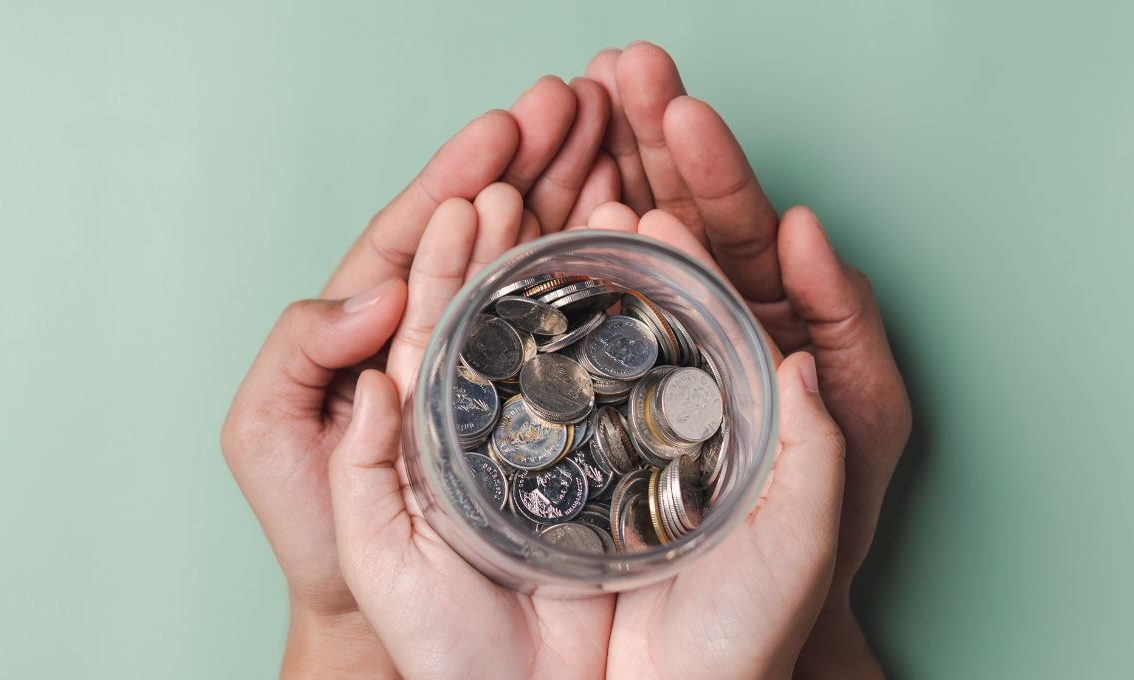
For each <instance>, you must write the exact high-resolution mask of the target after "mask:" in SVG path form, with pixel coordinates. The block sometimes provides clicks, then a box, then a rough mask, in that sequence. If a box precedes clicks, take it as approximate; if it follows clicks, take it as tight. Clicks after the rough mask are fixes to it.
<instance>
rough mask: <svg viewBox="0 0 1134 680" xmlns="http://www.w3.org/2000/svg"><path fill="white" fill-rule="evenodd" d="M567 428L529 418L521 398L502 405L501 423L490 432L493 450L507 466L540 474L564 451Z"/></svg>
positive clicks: (529, 414)
mask: <svg viewBox="0 0 1134 680" xmlns="http://www.w3.org/2000/svg"><path fill="white" fill-rule="evenodd" d="M568 438H569V437H568V431H567V426H566V425H561V424H558V423H549V422H547V421H545V420H540V419H539V418H535V417H533V416H532V414H531V412H530V411H529V410H528V409H527V407H525V406H524V400H523V398H522V397H513V398H512V399H510V400H508V402H507V403H506V404H504V408H503V410H502V413H501V414H500V423H499V424H497V426H496V429H495V430H493V432H492V446H493V447H495V452H496V454H497V455H499V456H500V458H501V460H503V461H504V462H505V463H507V464H508V465H511V466H512V467H516V468H520V469H521V470H539V469H541V468H545V467H547V466H549V465H551V464H553V463H554V462H555V461H557V460H559V458H560V456H562V455H563V452H564V451H565V450H566V448H567V444H568Z"/></svg>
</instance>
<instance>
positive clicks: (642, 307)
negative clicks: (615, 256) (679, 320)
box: [622, 290, 681, 364]
mask: <svg viewBox="0 0 1134 680" xmlns="http://www.w3.org/2000/svg"><path fill="white" fill-rule="evenodd" d="M622 313H623V314H625V315H627V316H632V317H634V318H636V319H638V320H639V321H642V322H644V323H645V324H646V325H647V326H649V327H650V330H651V331H653V332H654V335H655V336H656V337H657V340H658V347H659V349H660V350H661V353H662V357H663V359H664V361H665V363H667V364H677V363H678V362H679V361H680V359H681V345H680V344H679V343H678V341H677V335H676V334H675V333H674V332H673V329H672V328H670V326H669V323H668V322H667V321H666V320H665V319H664V318H663V316H662V313H661V308H660V307H658V306H657V305H656V304H654V302H653V301H652V300H650V299H649V298H648V297H646V296H645V295H643V294H642V293H640V292H638V291H636V290H631V291H628V292H627V293H626V294H625V295H623V296H622Z"/></svg>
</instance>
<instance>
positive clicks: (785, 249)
mask: <svg viewBox="0 0 1134 680" xmlns="http://www.w3.org/2000/svg"><path fill="white" fill-rule="evenodd" d="M587 76H588V77H590V78H592V79H594V80H596V81H598V82H600V83H602V84H603V85H604V87H606V88H607V90H608V92H609V94H610V98H611V102H612V105H611V112H612V113H611V120H610V124H609V126H608V131H607V137H606V141H605V142H604V145H605V147H606V149H607V150H608V151H609V152H610V153H611V155H612V156H613V157H614V158H615V159H616V161H617V164H618V166H619V169H620V171H621V173H622V176H621V179H622V200H623V201H624V202H625V203H627V204H629V205H630V206H633V207H634V209H635V211H636V212H638V213H646V212H647V211H649V210H650V209H652V208H663V209H665V210H667V211H668V212H670V213H671V214H673V215H674V216H676V217H677V218H678V219H679V220H680V221H681V222H682V223H684V224H685V225H687V226H688V227H689V230H690V231H691V232H692V233H693V234H694V235H695V236H696V237H697V238H698V240H700V241H701V243H703V244H704V245H705V246H707V248H708V249H709V251H710V252H711V254H712V257H713V258H714V260H715V261H716V262H717V263H718V264H719V265H720V268H721V270H722V271H723V272H724V274H725V275H726V276H727V277H728V278H729V280H730V281H731V282H732V283H733V285H735V286H736V288H737V290H738V291H739V292H740V293H741V295H742V296H743V297H744V298H745V299H746V300H747V301H748V303H749V306H750V307H751V308H752V310H753V312H754V313H755V315H756V316H757V318H758V319H759V320H760V321H761V323H762V324H763V326H764V328H765V329H766V331H767V332H768V334H769V335H770V336H771V338H772V339H773V341H774V342H775V343H776V344H777V345H778V346H779V347H780V348H781V349H782V350H783V351H784V352H785V353H790V352H795V351H800V350H802V351H807V352H809V353H811V354H812V355H813V356H814V357H815V360H816V363H817V364H818V367H819V376H820V380H821V388H822V391H823V395H824V399H825V400H826V402H827V405H828V408H829V409H830V411H831V414H832V415H833V416H834V418H835V421H836V422H837V423H838V424H839V426H840V428H841V429H842V431H843V433H844V435H845V437H846V441H847V472H846V476H847V480H846V493H845V501H844V505H843V512H842V523H841V525H840V529H839V553H838V560H837V563H836V568H835V575H834V580H833V582H832V586H831V590H830V594H829V595H828V598H827V600H826V602H825V604H824V608H823V612H822V615H821V616H820V619H819V622H818V624H817V625H816V628H815V630H814V632H813V634H812V636H811V638H810V639H809V640H808V643H807V646H806V648H805V650H804V653H803V654H802V655H801V657H800V659H799V663H798V666H797V671H796V672H797V674H798V675H800V676H808V675H815V676H822V677H829V676H830V675H832V674H838V675H839V676H840V677H880V676H881V675H882V671H881V668H880V667H879V665H878V663H877V661H876V660H875V658H874V654H873V652H872V651H871V649H870V647H869V645H868V644H867V642H866V639H865V637H864V636H863V634H862V631H861V629H860V627H859V625H858V623H857V621H856V619H855V617H854V614H853V612H852V611H851V607H850V589H851V583H852V581H853V579H854V576H855V574H856V573H857V572H858V570H859V568H860V567H861V566H862V563H863V561H864V560H865V557H866V554H867V552H868V551H869V549H870V543H871V540H872V539H873V536H874V531H875V529H876V527H877V523H878V516H879V513H880V511H881V507H882V501H883V497H884V495H885V491H886V487H887V486H888V485H889V482H890V478H891V476H892V474H893V471H894V468H895V466H896V465H897V462H898V459H899V458H900V456H901V453H902V450H903V449H904V448H905V445H906V442H907V441H908V439H909V434H910V427H911V411H910V405H909V399H908V397H907V394H906V390H905V386H904V384H903V382H902V378H901V374H900V373H899V371H898V368H897V365H896V364H895V362H894V359H893V355H892V353H891V351H890V346H889V342H888V340H887V338H886V333H885V330H884V328H883V325H882V319H881V314H880V312H879V309H878V304H877V302H876V300H875V297H874V295H873V294H872V292H871V289H870V284H869V282H868V281H867V279H866V277H865V276H864V275H863V274H862V273H861V272H859V271H857V270H855V269H853V268H852V267H849V266H848V265H846V264H845V263H843V262H842V261H840V260H839V258H838V256H837V254H836V253H835V251H834V250H833V249H832V247H831V245H830V243H829V241H828V240H827V238H826V235H825V234H824V232H823V230H822V227H821V226H820V224H819V221H818V219H817V218H816V217H815V215H814V214H813V213H812V212H811V211H810V210H808V209H807V208H803V207H797V208H792V209H791V210H788V211H787V212H786V213H784V215H783V217H782V218H780V217H778V216H777V214H776V211H775V209H774V208H773V207H772V205H771V203H770V201H769V200H768V198H767V197H766V196H765V194H764V192H763V191H762V189H761V188H760V184H759V182H758V181H757V179H756V175H755V173H754V172H753V170H752V166H751V165H750V164H749V162H748V159H747V158H746V157H745V155H744V152H743V150H742V149H741V147H740V145H739V143H738V142H737V141H736V139H735V137H734V136H733V135H732V133H731V131H730V130H729V129H728V126H727V125H725V123H724V121H723V120H722V119H721V117H720V116H719V115H718V114H717V113H716V112H715V111H714V110H713V109H712V107H710V106H709V105H708V104H706V103H704V102H702V101H699V100H696V99H694V98H692V97H689V96H687V95H686V94H685V87H684V85H683V84H682V82H681V77H680V75H679V74H678V71H677V68H676V66H675V65H674V63H673V60H672V59H671V58H670V56H669V55H668V54H667V53H666V52H665V51H664V50H662V49H661V48H660V47H657V46H656V45H652V44H650V43H644V42H639V43H634V44H631V45H630V46H629V47H627V48H626V49H625V50H605V51H603V52H601V53H599V54H598V55H597V56H596V57H595V58H594V59H593V60H592V61H591V63H590V65H589V66H588V68H587Z"/></svg>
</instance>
